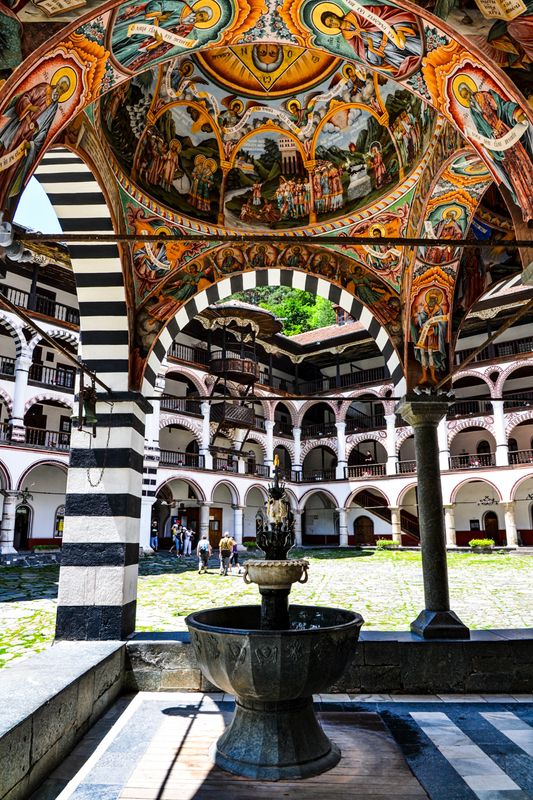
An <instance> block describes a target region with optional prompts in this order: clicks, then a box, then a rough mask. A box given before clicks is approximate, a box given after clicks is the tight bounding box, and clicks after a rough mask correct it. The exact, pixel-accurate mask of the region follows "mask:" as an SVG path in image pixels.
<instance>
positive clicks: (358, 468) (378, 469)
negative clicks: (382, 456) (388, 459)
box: [345, 464, 387, 478]
mask: <svg viewBox="0 0 533 800" xmlns="http://www.w3.org/2000/svg"><path fill="white" fill-rule="evenodd" d="M386 471H387V468H386V465H385V464H354V465H353V466H351V467H346V469H345V473H346V477H348V478H373V477H376V476H379V475H385V474H386Z"/></svg>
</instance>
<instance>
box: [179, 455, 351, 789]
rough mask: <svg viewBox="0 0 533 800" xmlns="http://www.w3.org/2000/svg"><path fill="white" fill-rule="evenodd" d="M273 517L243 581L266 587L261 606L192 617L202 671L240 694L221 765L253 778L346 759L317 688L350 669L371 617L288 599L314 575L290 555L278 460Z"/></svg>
mask: <svg viewBox="0 0 533 800" xmlns="http://www.w3.org/2000/svg"><path fill="white" fill-rule="evenodd" d="M266 517H267V522H266V524H264V525H263V526H262V529H261V530H260V531H259V532H258V534H257V544H258V546H259V547H260V549H261V550H262V551H263V552H264V553H265V560H264V561H259V560H257V561H247V562H245V564H244V568H245V571H244V580H245V582H246V583H256V584H257V585H258V586H259V592H260V594H261V605H260V606H234V607H232V608H212V609H208V610H205V611H197V612H196V613H194V614H190V615H189V616H188V617H187V619H186V623H187V626H188V628H189V631H190V633H191V639H192V643H193V646H194V650H195V653H196V656H197V659H198V663H199V665H200V669H201V670H202V673H203V674H204V675H205V676H206V678H207V679H208V680H209V681H211V683H213V684H215V686H218V687H220V689H222V690H223V691H225V692H229V693H231V694H234V695H235V713H234V716H233V719H232V721H231V722H230V724H229V725H228V727H227V728H226V730H225V731H224V733H223V734H222V736H221V737H220V738H219V740H218V741H217V743H216V746H215V750H214V760H215V763H216V764H218V766H220V767H222V768H223V769H225V770H228V771H229V772H233V773H235V774H237V775H242V776H245V777H249V778H256V779H257V778H259V779H262V780H271V781H276V780H281V779H294V778H307V777H311V776H312V775H318V774H320V773H321V772H325V771H326V770H328V769H331V768H332V767H334V766H335V765H336V764H337V763H338V761H339V759H340V755H341V754H340V751H339V749H338V747H337V746H336V745H335V744H334V743H333V742H332V741H331V740H330V739H328V737H327V736H326V734H325V733H324V731H323V730H322V728H321V727H320V724H319V722H318V719H317V718H316V715H315V711H314V708H313V694H317V693H320V692H324V691H326V690H327V689H328V688H329V687H330V686H331V685H332V684H334V683H335V682H336V681H337V680H338V679H339V678H340V676H341V675H342V673H343V671H344V669H345V668H346V666H347V664H348V662H349V661H350V660H351V658H352V657H353V654H354V651H355V647H356V643H357V640H358V638H359V631H360V628H361V625H362V624H363V618H362V617H361V616H360V615H359V614H355V613H354V612H352V611H346V610H344V609H339V608H321V607H317V606H297V605H289V593H290V590H291V586H292V584H293V583H296V582H299V583H305V582H306V581H307V570H308V567H309V564H308V562H307V561H305V560H303V559H302V560H297V559H288V558H287V554H288V552H289V550H290V549H291V548H292V547H293V545H294V530H293V522H292V520H291V516H290V512H289V502H288V498H287V495H286V493H285V487H284V485H283V483H282V481H280V476H279V465H278V462H277V460H276V461H275V465H274V481H273V483H272V485H271V486H269V489H268V500H267V503H266Z"/></svg>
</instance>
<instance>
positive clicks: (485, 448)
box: [476, 439, 490, 456]
mask: <svg viewBox="0 0 533 800" xmlns="http://www.w3.org/2000/svg"><path fill="white" fill-rule="evenodd" d="M476 449H477V454H478V456H485V455H488V454H489V453H490V444H489V442H487V440H486V439H482V440H481V441H480V442H478V445H477V448H476Z"/></svg>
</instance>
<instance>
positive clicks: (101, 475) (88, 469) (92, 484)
mask: <svg viewBox="0 0 533 800" xmlns="http://www.w3.org/2000/svg"><path fill="white" fill-rule="evenodd" d="M109 405H110V406H111V411H110V413H111V414H112V413H113V408H114V407H115V404H114V403H113V402H109ZM88 435H89V436H91V440H92V434H88ZM110 440H111V425H109V426H108V428H107V441H106V443H105V451H104V461H103V464H102V466H101V468H100V475H99V476H98V480H97V481H96V483H93V482H92V480H91V467H87V481H88V482H89V486H90V487H91V488H92V489H96V488H97V487H98V486H100V484H101V483H102V478H103V477H104V472H105V468H106V460H107V454H108V452H109V442H110ZM89 449H91V448H89Z"/></svg>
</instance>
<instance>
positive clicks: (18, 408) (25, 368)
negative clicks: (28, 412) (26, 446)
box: [9, 353, 32, 442]
mask: <svg viewBox="0 0 533 800" xmlns="http://www.w3.org/2000/svg"><path fill="white" fill-rule="evenodd" d="M31 364H32V361H31V358H30V357H29V356H27V355H25V354H24V353H23V354H21V355H20V356H19V357H18V358H17V361H16V364H15V387H14V390H13V412H12V414H11V419H10V420H9V422H10V425H11V439H12V440H13V441H14V442H24V441H25V439H26V426H25V424H24V404H25V402H26V389H27V388H28V377H29V372H30V367H31Z"/></svg>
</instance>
